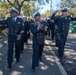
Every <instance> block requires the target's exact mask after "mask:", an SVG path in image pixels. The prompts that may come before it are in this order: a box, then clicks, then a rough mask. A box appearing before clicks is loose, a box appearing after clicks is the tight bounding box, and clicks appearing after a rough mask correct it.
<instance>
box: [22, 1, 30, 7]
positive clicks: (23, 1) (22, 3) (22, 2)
mask: <svg viewBox="0 0 76 75" xmlns="http://www.w3.org/2000/svg"><path fill="white" fill-rule="evenodd" d="M25 1H30V0H23V1H22V2H21V6H23V3H24V2H25Z"/></svg>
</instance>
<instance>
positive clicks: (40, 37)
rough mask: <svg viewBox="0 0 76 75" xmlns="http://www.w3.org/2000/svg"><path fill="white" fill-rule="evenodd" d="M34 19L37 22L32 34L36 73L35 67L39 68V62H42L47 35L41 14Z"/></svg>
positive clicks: (37, 14)
mask: <svg viewBox="0 0 76 75" xmlns="http://www.w3.org/2000/svg"><path fill="white" fill-rule="evenodd" d="M34 19H35V21H34V23H32V25H31V32H32V34H33V57H32V68H31V70H32V71H35V67H37V66H39V60H40V61H41V58H42V52H43V48H44V40H45V35H46V29H45V24H46V23H45V22H44V21H41V15H40V13H39V12H36V13H35V14H34Z"/></svg>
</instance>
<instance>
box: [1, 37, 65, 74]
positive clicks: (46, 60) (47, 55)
mask: <svg viewBox="0 0 76 75" xmlns="http://www.w3.org/2000/svg"><path fill="white" fill-rule="evenodd" d="M4 41H7V38H4V40H3V42H1V44H2V45H3V47H1V48H0V75H63V74H62V72H61V71H60V68H59V66H58V64H60V63H59V62H57V61H56V57H55V56H54V55H53V53H52V48H51V47H50V45H49V43H48V42H49V40H46V43H45V48H44V53H43V62H40V66H39V67H38V68H37V69H36V72H35V73H32V72H31V71H30V67H31V61H32V60H31V58H32V42H31V40H29V45H28V46H26V45H25V50H24V53H23V54H22V55H21V59H20V62H19V63H18V64H16V63H15V62H13V67H12V69H11V70H10V71H7V70H6V69H5V66H6V65H7V64H6V62H7V61H6V59H7V49H8V48H7V42H6V44H4ZM61 67H62V66H61Z"/></svg>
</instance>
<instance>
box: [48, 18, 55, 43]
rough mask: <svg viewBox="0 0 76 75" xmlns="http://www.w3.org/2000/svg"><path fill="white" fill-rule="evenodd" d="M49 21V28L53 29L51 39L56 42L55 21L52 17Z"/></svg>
mask: <svg viewBox="0 0 76 75" xmlns="http://www.w3.org/2000/svg"><path fill="white" fill-rule="evenodd" d="M47 23H48V28H49V30H50V31H51V39H52V42H54V37H55V23H54V21H53V20H51V19H50V18H49V19H48V20H47Z"/></svg>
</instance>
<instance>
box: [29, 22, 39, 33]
mask: <svg viewBox="0 0 76 75" xmlns="http://www.w3.org/2000/svg"><path fill="white" fill-rule="evenodd" d="M30 29H31V32H32V34H37V33H38V32H39V29H38V28H37V27H35V26H34V23H32V24H31V26H30Z"/></svg>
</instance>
